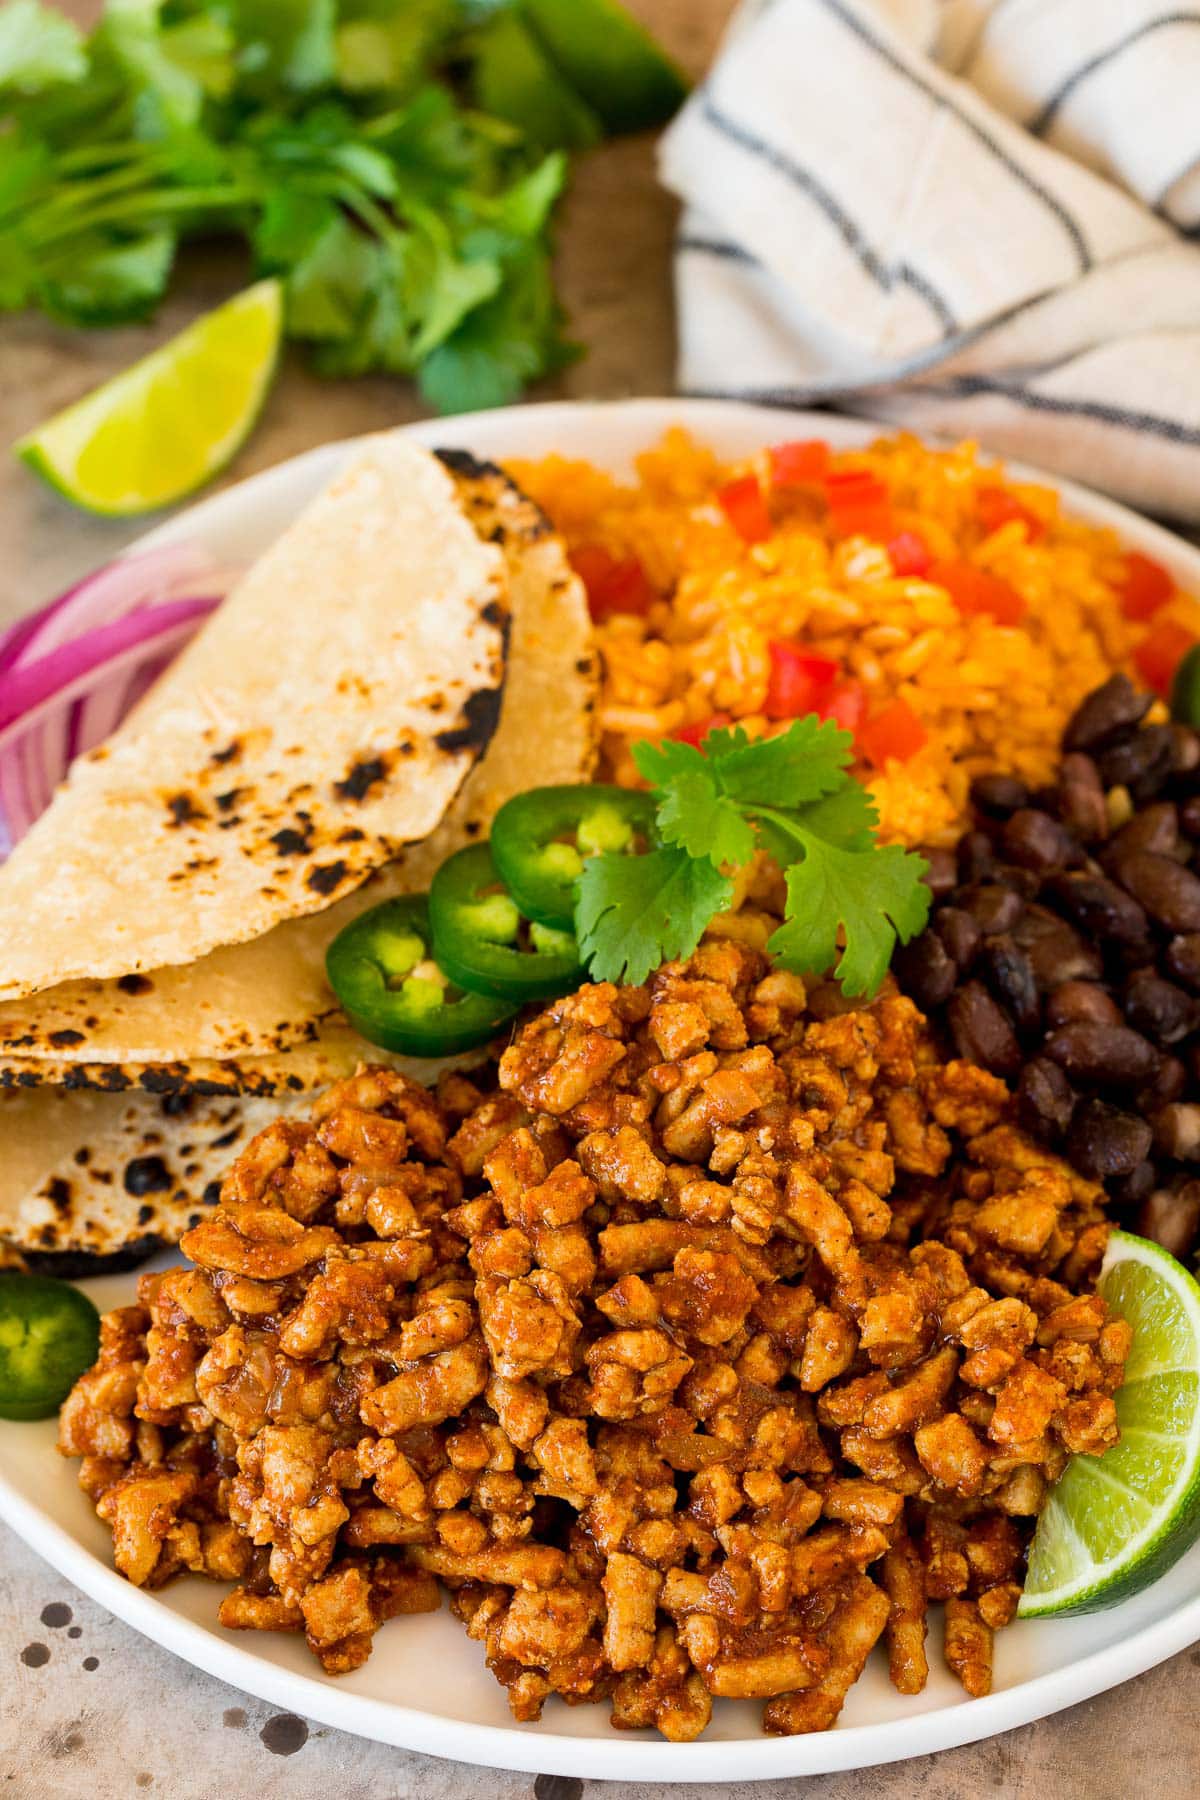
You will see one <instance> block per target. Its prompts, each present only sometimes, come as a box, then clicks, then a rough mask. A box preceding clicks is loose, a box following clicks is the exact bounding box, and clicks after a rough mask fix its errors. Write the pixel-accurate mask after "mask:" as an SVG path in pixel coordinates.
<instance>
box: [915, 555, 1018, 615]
mask: <svg viewBox="0 0 1200 1800" xmlns="http://www.w3.org/2000/svg"><path fill="white" fill-rule="evenodd" d="M929 579H930V581H933V582H936V583H937V585H938V586H939V587H944V588H945V589H946V592H947V593H948V594H949V596H950V598H951V599H952V600H953V602H954V604H955V606H957V608H958V610H959V612H960V613H962V614H963V616H964V617H965V618H973V617H975V616H977V615H978V614H980V613H990V614H991V616H992V618H993V619H995V620H996V622H997V623H998V624H1000V625H1018V624H1019V623H1020V622H1021V620H1022V619H1023V618H1024V617H1025V613H1026V610H1027V608H1026V605H1025V602H1024V600H1023V599H1022V598H1021V596H1020V594H1018V592H1017V590H1016V588H1015V587H1012V586H1011V585H1010V583H1008V582H1007V581H1003V580H1002V579H1001V578H1000V576H999V575H992V574H990V573H989V571H988V570H987V569H977V568H976V567H975V565H974V563H961V562H944V563H934V564H933V566H932V567H931V568H930V570H929Z"/></svg>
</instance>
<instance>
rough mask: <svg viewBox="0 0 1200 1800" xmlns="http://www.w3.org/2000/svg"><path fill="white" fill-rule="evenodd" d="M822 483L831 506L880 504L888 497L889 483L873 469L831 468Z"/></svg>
mask: <svg viewBox="0 0 1200 1800" xmlns="http://www.w3.org/2000/svg"><path fill="white" fill-rule="evenodd" d="M821 485H822V487H823V488H824V489H825V498H826V500H827V501H828V502H829V505H830V506H831V507H836V506H867V505H871V504H874V505H877V506H878V505H882V504H883V502H884V501H885V500H886V499H887V497H888V491H887V483H886V482H883V481H881V480H880V479H879V477H878V475H876V474H875V473H874V471H873V470H871V469H830V471H829V473H828V474H827V475H826V476H825V477H824V478H823V480H822V483H821Z"/></svg>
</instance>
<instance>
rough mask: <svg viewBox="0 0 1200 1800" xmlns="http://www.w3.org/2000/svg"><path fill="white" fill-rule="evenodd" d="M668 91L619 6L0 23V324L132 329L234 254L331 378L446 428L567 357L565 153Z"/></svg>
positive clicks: (235, 3) (256, 7) (623, 126)
mask: <svg viewBox="0 0 1200 1800" xmlns="http://www.w3.org/2000/svg"><path fill="white" fill-rule="evenodd" d="M683 94H684V85H683V81H682V78H681V77H680V76H679V74H678V72H677V71H676V70H675V69H674V68H673V66H672V65H671V64H670V63H669V62H668V61H667V59H666V58H665V57H664V56H663V54H662V52H661V51H659V50H658V48H657V46H656V45H655V44H654V43H653V41H652V40H651V39H650V37H649V36H648V35H647V34H646V33H645V32H643V31H642V29H641V28H640V27H639V26H638V25H637V24H636V22H635V21H634V20H633V19H632V18H631V17H630V16H629V15H628V14H626V13H625V11H624V10H623V8H622V7H620V6H619V5H616V4H614V0H105V6H104V13H103V16H102V18H101V19H100V21H99V23H98V24H97V25H96V26H95V28H94V29H93V30H92V31H91V32H90V33H89V34H88V35H87V36H86V37H85V36H84V35H83V34H82V33H81V32H79V31H78V29H77V28H76V27H75V26H74V25H73V24H71V22H70V21H69V20H68V19H66V18H64V17H63V16H62V15H61V13H59V12H58V11H56V10H55V8H54V7H53V6H52V5H49V4H46V3H45V0H7V3H6V4H0V311H18V310H21V309H23V308H27V307H36V308H39V309H40V310H42V311H43V312H45V313H47V314H49V315H50V316H51V317H52V318H55V319H58V320H60V321H62V322H64V323H66V324H70V325H85V326H92V325H111V324H121V323H125V322H127V321H130V320H137V319H143V318H146V317H147V316H148V315H149V314H151V313H152V312H153V311H154V309H155V307H156V306H157V304H158V303H159V301H160V300H161V299H162V297H163V295H164V294H165V292H166V290H167V287H168V284H169V281H170V278H171V273H172V269H173V266H174V263H175V260H176V255H177V252H178V250H179V248H180V246H181V245H182V244H183V243H185V242H186V241H187V240H188V239H191V238H210V237H212V236H213V235H214V234H223V235H227V236H234V237H239V238H241V239H242V240H244V241H245V242H246V243H247V245H248V247H249V251H250V254H251V257H252V259H253V262H254V265H255V269H256V271H257V272H258V273H260V274H270V275H278V276H281V277H282V279H283V281H284V284H285V294H286V301H287V315H286V330H287V335H288V336H289V337H291V338H294V339H299V340H302V341H304V342H305V343H307V344H308V345H310V346H311V351H312V357H313V361H314V363H315V365H316V367H317V369H318V371H319V372H320V373H322V374H330V375H358V374H364V373H366V372H368V371H372V370H380V371H384V372H386V373H388V374H393V375H415V376H416V378H417V380H418V382H419V384H420V387H421V390H422V393H423V395H424V397H425V398H426V400H427V401H429V402H430V404H432V405H433V406H436V407H438V408H439V409H440V410H442V411H444V412H458V411H465V410H470V409H471V408H474V407H480V406H494V405H498V404H501V403H503V402H505V401H508V400H512V399H515V398H516V397H517V395H518V394H519V393H520V391H521V389H522V388H523V387H524V386H525V384H526V383H527V382H530V381H533V380H535V379H537V378H538V377H539V376H542V375H545V374H548V373H550V372H551V371H553V370H554V369H556V368H558V367H560V366H562V364H564V363H565V362H568V361H570V360H571V359H572V358H573V357H574V356H575V355H576V354H578V351H577V347H576V346H575V345H573V344H571V343H570V342H569V341H568V340H567V338H566V337H565V336H564V333H563V318H562V311H561V308H560V306H559V303H558V298H557V295H556V293H555V288H554V281H553V273H552V268H551V252H552V243H551V220H552V214H553V209H554V206H555V204H556V202H557V199H558V196H559V194H560V192H561V190H562V187H563V184H564V181H565V178H566V172H567V163H566V154H565V153H566V152H568V151H571V150H576V149H580V148H584V147H586V146H587V145H589V144H593V143H595V142H597V141H598V140H599V139H600V138H602V137H604V136H605V135H607V134H609V133H612V132H617V131H626V130H635V129H640V128H641V127H642V126H644V125H649V124H657V123H660V122H661V121H662V120H664V119H665V118H667V117H669V116H670V114H671V112H672V111H674V109H675V107H676V106H677V105H678V104H679V102H680V101H681V99H682V98H683Z"/></svg>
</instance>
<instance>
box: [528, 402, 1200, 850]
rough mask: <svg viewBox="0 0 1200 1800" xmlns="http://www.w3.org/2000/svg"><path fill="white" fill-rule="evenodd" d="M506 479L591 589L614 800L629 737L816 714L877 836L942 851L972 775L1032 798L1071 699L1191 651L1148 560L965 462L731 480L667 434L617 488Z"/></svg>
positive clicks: (789, 467)
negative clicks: (994, 777)
mask: <svg viewBox="0 0 1200 1800" xmlns="http://www.w3.org/2000/svg"><path fill="white" fill-rule="evenodd" d="M515 473H516V474H517V476H518V478H519V480H520V481H521V483H522V484H523V486H524V487H525V488H526V489H527V490H528V491H529V492H530V493H531V494H532V495H533V496H534V498H535V499H537V500H538V501H540V503H541V504H542V506H543V507H544V508H545V510H546V511H547V512H548V513H549V515H550V517H551V519H552V520H553V521H554V523H555V525H556V526H557V527H558V528H559V530H560V531H561V532H562V533H563V534H564V536H565V537H566V540H567V543H568V547H569V549H570V550H571V553H572V558H573V560H574V561H575V562H576V566H577V567H578V568H579V570H580V573H581V574H582V575H583V576H584V579H585V581H586V582H587V584H588V587H589V592H590V594H591V597H592V601H593V615H594V617H595V618H596V623H597V636H598V641H599V647H600V651H601V655H602V660H603V685H602V691H601V703H600V722H601V728H602V731H603V734H604V735H603V759H602V760H603V769H602V773H603V774H604V775H606V776H607V777H608V778H610V779H614V780H617V781H622V782H633V781H636V779H637V776H636V771H635V770H634V767H633V763H632V760H631V758H630V754H629V746H630V744H631V743H633V742H634V741H636V740H637V739H639V738H642V737H647V736H654V737H660V736H663V735H666V734H680V735H684V736H688V735H691V736H692V737H693V738H694V737H695V736H696V735H697V734H698V728H699V729H702V728H703V725H704V722H706V721H708V720H709V719H712V718H714V716H715V717H716V719H717V720H718V721H719V722H725V721H726V720H727V719H729V718H732V719H734V720H737V721H740V722H741V723H743V724H744V725H745V726H746V728H747V729H748V730H749V731H750V732H751V734H752V735H753V734H757V733H761V732H764V731H768V730H772V729H777V728H779V727H778V725H777V723H776V722H777V721H780V720H782V719H786V718H787V717H788V716H789V714H790V713H791V712H792V711H809V710H813V709H815V710H818V711H826V712H830V711H831V712H832V716H834V717H836V718H838V720H839V722H840V723H842V724H844V725H847V726H848V727H850V728H851V729H854V730H855V733H856V741H857V744H858V752H859V756H860V759H861V761H862V762H863V764H864V765H865V767H866V770H867V773H868V776H869V780H870V785H871V788H872V790H873V792H874V795H875V798H876V801H877V804H878V806H879V809H880V815H881V825H882V832H883V835H885V836H887V837H890V838H896V839H901V840H904V841H907V842H910V843H923V844H949V843H952V842H953V841H954V839H955V838H956V837H957V836H958V834H959V832H960V830H961V829H962V827H963V824H964V821H965V818H966V812H967V805H966V803H967V790H968V786H969V783H970V781H971V779H972V777H973V776H974V775H976V774H979V773H981V772H983V771H986V770H989V769H993V768H1000V769H1005V770H1009V771H1011V772H1014V773H1018V774H1020V775H1022V776H1023V777H1024V778H1025V779H1026V780H1028V781H1030V782H1032V783H1034V784H1037V783H1039V782H1042V781H1044V780H1046V779H1047V778H1048V776H1049V774H1050V772H1051V769H1052V768H1053V766H1054V763H1055V761H1056V755H1057V751H1058V745H1059V740H1060V737H1061V733H1062V729H1063V726H1064V724H1065V722H1066V720H1067V718H1068V716H1069V715H1070V713H1071V712H1072V710H1073V709H1074V707H1075V706H1076V704H1077V702H1078V701H1079V700H1080V699H1081V698H1082V697H1083V695H1085V694H1086V693H1087V692H1088V691H1089V690H1090V689H1092V688H1094V687H1095V686H1097V684H1098V683H1099V682H1101V681H1103V680H1104V679H1105V678H1106V677H1107V676H1108V675H1109V674H1110V673H1111V672H1112V670H1113V669H1114V668H1119V667H1122V666H1125V665H1130V666H1133V667H1136V668H1137V669H1138V670H1139V671H1140V673H1141V675H1142V677H1143V679H1144V680H1147V681H1149V682H1150V684H1151V685H1154V686H1157V687H1159V689H1160V691H1162V689H1163V686H1164V684H1165V681H1166V680H1167V679H1169V674H1170V668H1171V666H1173V663H1174V661H1176V660H1178V656H1179V654H1180V653H1181V650H1182V648H1185V647H1186V645H1187V643H1188V641H1189V640H1191V639H1194V638H1197V637H1200V605H1198V604H1197V602H1196V601H1195V600H1194V599H1192V598H1191V597H1188V596H1185V595H1182V594H1179V593H1176V592H1173V591H1172V588H1171V584H1170V581H1169V579H1168V578H1167V577H1166V576H1165V572H1164V571H1163V570H1161V569H1160V568H1159V567H1158V565H1157V564H1154V563H1151V562H1148V561H1147V560H1146V559H1144V558H1141V557H1139V556H1127V555H1126V553H1125V552H1124V551H1123V550H1122V547H1121V545H1120V543H1119V541H1118V539H1117V538H1116V536H1115V535H1114V534H1113V533H1112V532H1110V531H1107V530H1101V529H1097V528H1096V527H1093V526H1089V525H1085V524H1083V523H1081V522H1080V521H1079V520H1077V519H1072V518H1071V517H1069V516H1068V515H1067V514H1065V513H1064V512H1063V511H1062V510H1061V509H1060V505H1059V498H1058V495H1057V494H1056V493H1055V491H1054V490H1053V489H1052V488H1049V487H1043V486H1036V485H1033V484H1030V483H1026V482H1021V483H1015V482H1008V481H1006V480H1005V478H1004V474H1003V470H1002V469H1000V468H999V467H996V466H989V465H987V464H984V463H981V462H980V460H979V458H978V455H977V452H976V448H975V446H974V445H973V444H969V443H967V444H961V445H959V446H958V447H957V448H956V449H950V450H931V449H927V448H925V447H924V446H923V445H921V444H920V443H918V442H917V440H916V439H915V438H912V437H908V436H901V437H895V438H884V439H880V440H878V441H877V442H876V443H874V444H873V445H872V446H871V447H870V448H869V449H868V450H866V451H860V452H843V453H840V454H831V453H830V452H829V451H828V449H827V447H826V446H825V445H823V444H815V443H808V444H801V445H789V446H786V447H783V448H782V449H777V450H776V451H774V452H771V451H764V452H763V453H762V454H761V455H760V456H758V457H755V458H754V459H752V460H751V461H750V462H748V463H745V464H741V465H738V466H737V467H735V468H727V467H722V466H721V464H720V463H719V462H718V461H717V458H716V457H715V455H714V454H713V453H712V452H711V451H710V450H707V449H705V448H703V447H702V446H700V445H698V444H696V443H695V442H693V441H692V440H691V439H690V438H689V437H688V436H686V434H685V433H684V432H682V431H679V430H676V431H672V432H670V433H668V434H667V436H666V437H665V438H664V439H663V440H662V442H661V443H660V444H659V445H658V446H657V447H656V448H654V449H652V450H649V451H647V452H646V453H645V454H643V455H642V456H641V457H639V458H638V462H637V480H636V482H635V483H633V484H629V485H623V484H620V483H618V482H617V481H615V480H614V479H613V478H612V477H611V476H609V475H607V474H605V473H603V472H602V471H600V470H599V469H596V468H594V467H592V466H591V465H590V464H588V463H585V462H578V461H572V460H569V459H567V458H565V457H562V456H551V457H547V458H546V459H545V460H544V461H541V462H539V463H534V464H522V465H521V466H520V467H519V468H518V469H517V470H516V471H515ZM1164 669H1165V674H1164ZM814 672H815V683H814V680H813V679H812V677H813V673H814ZM806 692H807V693H808V695H809V696H810V699H809V703H807V704H800V703H797V704H796V705H794V706H793V704H792V701H791V699H790V698H789V694H791V695H797V694H798V695H800V696H803V695H804V694H805V693H806ZM831 695H832V696H833V699H832V702H831V703H830V696H831Z"/></svg>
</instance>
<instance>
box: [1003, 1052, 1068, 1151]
mask: <svg viewBox="0 0 1200 1800" xmlns="http://www.w3.org/2000/svg"><path fill="white" fill-rule="evenodd" d="M1017 1106H1018V1111H1019V1112H1020V1116H1021V1123H1022V1125H1024V1127H1025V1129H1026V1130H1027V1131H1032V1132H1033V1133H1034V1135H1035V1136H1036V1137H1040V1138H1045V1139H1047V1140H1049V1141H1050V1142H1054V1140H1055V1139H1056V1138H1058V1137H1061V1136H1062V1134H1063V1132H1065V1131H1066V1129H1067V1127H1068V1126H1069V1125H1070V1123H1071V1114H1072V1113H1073V1112H1074V1110H1075V1091H1074V1089H1073V1088H1072V1086H1071V1084H1070V1082H1069V1081H1068V1080H1067V1078H1066V1076H1065V1075H1064V1074H1063V1072H1062V1070H1061V1069H1060V1068H1059V1066H1058V1064H1057V1063H1052V1062H1051V1061H1050V1059H1049V1058H1048V1057H1045V1056H1035V1057H1033V1058H1032V1059H1031V1061H1029V1062H1027V1063H1026V1064H1025V1067H1024V1068H1023V1069H1022V1070H1021V1078H1020V1080H1019V1081H1018V1083H1017Z"/></svg>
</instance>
